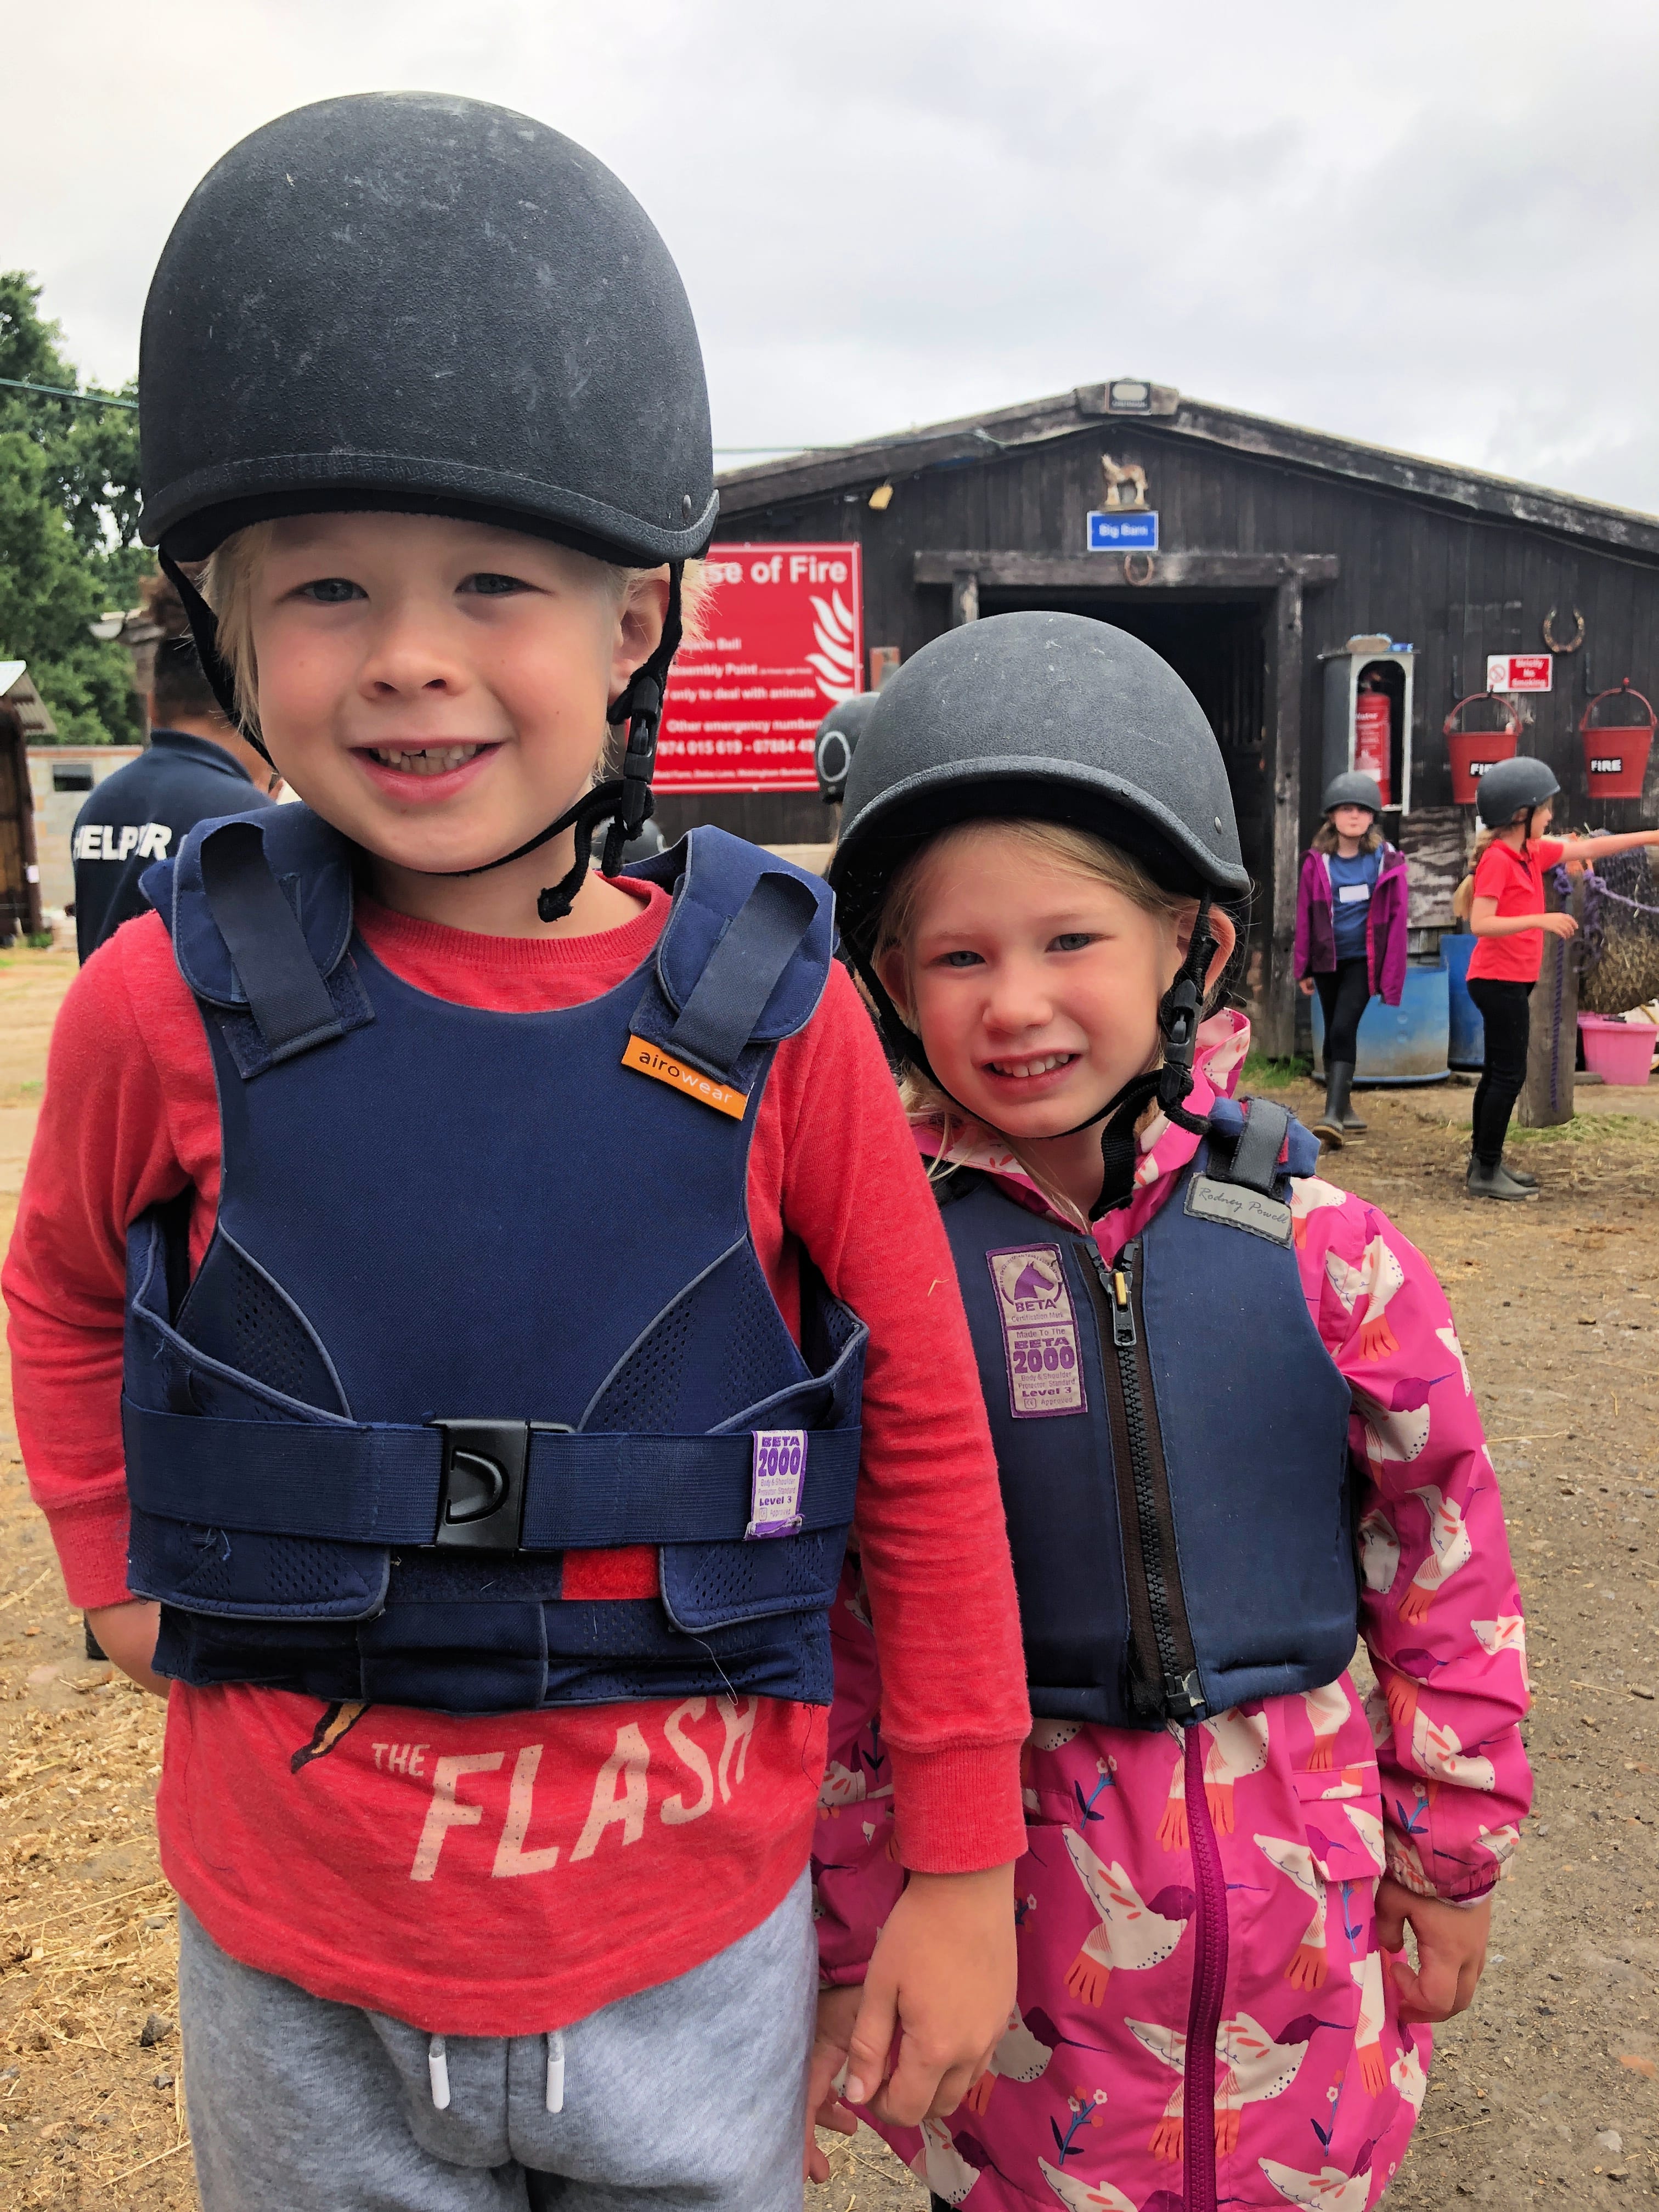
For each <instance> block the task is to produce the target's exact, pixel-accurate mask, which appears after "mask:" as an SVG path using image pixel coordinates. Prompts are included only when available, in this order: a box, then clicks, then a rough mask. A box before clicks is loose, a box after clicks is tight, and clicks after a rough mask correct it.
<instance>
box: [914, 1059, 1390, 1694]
mask: <svg viewBox="0 0 1659 2212" xmlns="http://www.w3.org/2000/svg"><path fill="white" fill-rule="evenodd" d="M1317 1157H1318V1145H1317V1142H1316V1139H1314V1138H1313V1137H1312V1136H1311V1134H1310V1133H1309V1132H1308V1131H1307V1130H1305V1129H1304V1128H1303V1127H1301V1125H1300V1124H1299V1123H1297V1122H1296V1121H1292V1120H1291V1118H1290V1116H1289V1115H1287V1114H1285V1111H1284V1109H1282V1108H1280V1107H1277V1106H1274V1105H1273V1104H1272V1103H1269V1102H1267V1101H1266V1100H1262V1099H1255V1100H1252V1101H1251V1102H1249V1104H1248V1105H1247V1106H1244V1107H1241V1106H1239V1105H1237V1104H1236V1103H1233V1102H1232V1101H1231V1100H1223V1101H1220V1102H1218V1103H1217V1104H1216V1105H1215V1106H1214V1108H1213V1109H1212V1111H1211V1113H1210V1115H1209V1117H1208V1126H1207V1130H1206V1136H1205V1139H1204V1140H1203V1142H1202V1143H1201V1144H1200V1146H1199V1149H1198V1152H1197V1154H1196V1156H1195V1157H1194V1160H1193V1162H1192V1164H1191V1166H1190V1167H1189V1168H1188V1170H1187V1171H1186V1173H1185V1174H1184V1175H1183V1176H1182V1177H1181V1178H1180V1180H1179V1182H1177V1184H1176V1188H1175V1189H1174V1190H1173V1191H1172V1192H1171V1193H1170V1195H1169V1197H1168V1198H1167V1199H1166V1200H1165V1201H1164V1205H1163V1206H1162V1207H1161V1208H1160V1210H1159V1211H1158V1213H1156V1214H1155V1215H1154V1216H1153V1217H1152V1220H1151V1221H1150V1222H1149V1223H1148V1224H1147V1225H1146V1227H1145V1228H1144V1229H1143V1230H1142V1231H1140V1233H1139V1236H1138V1237H1133V1238H1132V1239H1131V1241H1130V1242H1129V1243H1128V1244H1127V1245H1126V1246H1125V1248H1124V1249H1123V1250H1122V1251H1121V1253H1120V1254H1119V1255H1117V1257H1116V1259H1115V1260H1114V1261H1105V1260H1103V1257H1102V1255H1101V1253H1100V1250H1099V1248H1098V1246H1097V1244H1096V1243H1095V1241H1094V1239H1093V1238H1092V1237H1082V1236H1079V1235H1078V1234H1076V1233H1075V1232H1074V1231H1068V1230H1066V1229H1063V1228H1061V1227H1060V1225H1057V1224H1055V1223H1053V1222H1051V1221H1048V1220H1046V1219H1042V1218H1037V1217H1035V1216H1033V1215H1032V1214H1031V1213H1030V1212H1029V1211H1028V1210H1027V1209H1026V1208H1025V1207H1024V1206H1021V1205H1019V1204H1018V1202H1017V1201H1016V1200H1014V1199H1013V1198H1012V1197H1010V1196H1009V1195H1008V1194H1006V1191H1005V1190H1004V1189H1003V1188H1001V1187H1000V1186H999V1185H998V1184H996V1183H995V1182H993V1181H992V1180H991V1179H990V1178H988V1177H987V1176H981V1175H978V1174H975V1173H971V1172H970V1173H968V1174H966V1175H964V1174H963V1173H962V1172H960V1171H958V1172H957V1173H956V1174H953V1175H951V1176H949V1177H947V1178H946V1179H945V1181H944V1182H942V1183H941V1184H940V1186H939V1190H940V1197H941V1205H942V1206H943V1212H944V1219H945V1229H946V1231H947V1232H948V1234H949V1237H950V1240H951V1249H952V1251H953V1253H954V1255H955V1258H956V1262H957V1273H958V1275H959V1277H960V1279H961V1284H962V1291H963V1302H964V1304H965V1305H966V1307H967V1310H968V1319H969V1328H970V1329H971V1331H972V1334H973V1340H974V1346H975V1352H976V1354H977V1357H978V1361H979V1367H980V1376H981V1383H982V1385H983V1388H984V1391H985V1400H986V1406H987V1412H988V1413H989V1415H990V1421H991V1430H992V1435H993V1438H994V1443H995V1445H996V1450H997V1457H998V1462H999V1465H1000V1470H1001V1474H1002V1486H1003V1502H1004V1504H1005V1506H1006V1511H1007V1516H1008V1532H1009V1538H1010V1541H1011V1544H1012V1550H1013V1559H1014V1572H1015V1577H1016V1580H1017V1582H1018V1589H1019V1598H1020V1618H1021V1620H1022V1621H1023V1623H1024V1635H1025V1656H1026V1666H1027V1671H1028V1674H1029V1676H1030V1694H1031V1708H1032V1711H1034V1712H1036V1713H1039V1714H1042V1715H1048V1716H1053V1717H1060V1718H1069V1719H1077V1720H1091V1721H1099V1722H1104V1723H1108V1724H1109V1725H1111V1726H1114V1727H1120V1728H1158V1727H1162V1726H1164V1725H1165V1724H1166V1723H1169V1722H1171V1721H1174V1722H1176V1723H1189V1722H1192V1721H1194V1720H1197V1719H1200V1718H1201V1717H1203V1716H1204V1715H1206V1714H1214V1713H1216V1712H1218V1711H1223V1710H1224V1709H1225V1708H1226V1707H1227V1706H1230V1705H1238V1704H1240V1703H1242V1702H1243V1701H1244V1700H1246V1699H1255V1698H1266V1697H1276V1696H1281V1695H1284V1694H1285V1693H1287V1692H1291V1691H1297V1690H1306V1689H1313V1688H1316V1687H1317V1686H1320V1685H1322V1684H1323V1683H1326V1682H1329V1681H1332V1680H1334V1679H1335V1678H1336V1676H1337V1675H1339V1674H1340V1673H1341V1671H1342V1669H1343V1668H1345V1667H1346V1665H1347V1664H1348V1662H1349V1661H1350V1659H1351V1658H1352V1654H1353V1647H1354V1641H1355V1638H1356V1635H1357V1632H1358V1577H1357V1571H1356V1559H1355V1551H1354V1538H1353V1525H1352V1523H1353V1516H1352V1504H1351V1498H1350V1473H1349V1462H1348V1413H1349V1406H1350V1398H1349V1391H1348V1387H1347V1384H1346V1383H1345V1382H1344V1381H1343V1378H1342V1376H1341V1375H1340V1373H1339V1372H1338V1370H1337V1368H1336V1365H1335V1364H1334V1361H1333V1360H1332V1358H1331V1357H1330V1355H1329V1353H1328V1352H1327V1351H1326V1349H1325V1347H1324V1346H1323V1344H1322V1341H1321V1340H1320V1338H1319V1335H1318V1333H1317V1331H1316V1328H1315V1327H1314V1324H1313V1322H1312V1320H1311V1318H1310V1315H1309V1312H1308V1307H1307V1302H1306V1300H1305V1298H1304V1296H1303V1291H1302V1284H1301V1279H1300V1274H1299V1272H1298V1269H1297V1262H1296V1256H1295V1252H1294V1249H1293V1239H1292V1224H1291V1209H1290V1206H1289V1203H1288V1178H1289V1177H1290V1176H1292V1175H1309V1174H1311V1173H1312V1172H1313V1171H1314V1167H1315V1164H1316V1160H1317Z"/></svg>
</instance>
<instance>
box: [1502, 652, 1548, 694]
mask: <svg viewBox="0 0 1659 2212" xmlns="http://www.w3.org/2000/svg"><path fill="white" fill-rule="evenodd" d="M1554 666H1555V662H1554V660H1553V657H1552V656H1551V655H1550V654H1549V653H1488V654H1487V655H1486V689H1487V690H1488V691H1547V690H1549V688H1550V676H1551V672H1552V671H1553V668H1554Z"/></svg>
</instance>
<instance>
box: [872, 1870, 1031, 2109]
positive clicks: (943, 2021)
mask: <svg viewBox="0 0 1659 2212" xmlns="http://www.w3.org/2000/svg"><path fill="white" fill-rule="evenodd" d="M1013 1887H1014V1869H1013V1867H1012V1863H1011V1864H1009V1865H1007V1866H1004V1867H992V1868H989V1869H987V1871H986V1872H984V1873H982V1874H913V1875H911V1876H910V1880H909V1882H908V1885H907V1887H906V1888H905V1892H904V1894H903V1895H902V1897H901V1898H900V1899H899V1901H898V1903H897V1904H896V1905H895V1906H894V1907H893V1910H892V1911H891V1912H890V1914H889V1915H888V1918H887V1925H886V1926H885V1927H884V1929H882V1931H881V1939H880V1941H879V1942H878V1943H877V1945H876V1952H875V1956H874V1957H873V1958H872V1960H871V1961H870V1966H869V1969H868V1972H866V1976H865V1982H864V2002H863V2003H862V2004H861V2005H860V2008H859V2015H858V2019H857V2021H856V2023H855V2024H854V2029H853V2034H852V2041H851V2045H850V2049H849V2052H848V2075H847V2088H846V2096H847V2100H848V2103H849V2104H854V2105H868V2106H870V2108H871V2110H872V2112H876V2113H877V2114H878V2116H879V2117H880V2118H883V2119H884V2120H894V2121H896V2122H897V2123H898V2124H899V2125H900V2126H901V2127H911V2128H913V2127H915V2126H917V2125H918V2124H920V2123H921V2121H922V2120H923V2119H943V2118H944V2117H945V2114H946V2113H947V2112H955V2110H956V2108H957V2106H958V2105H959V2104H960V2103H961V2101H962V2100H963V2097H964V2096H965V2095H966V2094H967V2093H968V2091H969V2089H970V2088H971V2087H972V2086H973V2084H974V2083H975V2081H978V2079H979V2077H980V2075H981V2074H982V2073H983V2072H984V2071H985V2069H986V2067H987V2065H988V2064H989V2063H990V2058H991V2053H992V2051H993V2050H994V2048H995V2047H996V2044H997V2042H998V2039H1000V2036H1001V2035H1002V2033H1003V2031H1004V2029H1005V2028H1006V2027H1007V2025H1008V2014H1009V2011H1010V2008H1012V2004H1013V2002H1014V1984H1015V1979H1016V1975H1017V1965H1016V1960H1015V1956H1014V1897H1013ZM895 2035H897V2037H898V2038H899V2044H898V2061H897V2063H896V2066H895V2067H894V2069H893V2074H892V2078H891V2080H890V2081H886V2082H884V2081H883V2076H884V2074H885V2073H886V2070H887V2056H888V2053H889V2051H890V2050H891V2049H892V2047H893V2039H894V2037H895Z"/></svg>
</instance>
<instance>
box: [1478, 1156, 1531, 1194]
mask: <svg viewBox="0 0 1659 2212" xmlns="http://www.w3.org/2000/svg"><path fill="white" fill-rule="evenodd" d="M1464 1188H1465V1189H1466V1190H1467V1191H1468V1194H1469V1196H1470V1197H1471V1198H1503V1199H1511V1200H1512V1199H1528V1198H1536V1197H1537V1195H1538V1192H1537V1188H1536V1187H1535V1186H1534V1188H1532V1189H1531V1190H1528V1188H1527V1186H1526V1185H1525V1183H1523V1182H1516V1179H1515V1177H1514V1176H1512V1175H1511V1174H1510V1172H1509V1170H1508V1169H1507V1168H1506V1167H1504V1164H1503V1162H1502V1161H1501V1160H1500V1161H1499V1162H1498V1165H1497V1166H1496V1167H1488V1166H1487V1165H1486V1163H1485V1161H1484V1160H1477V1159H1476V1158H1474V1155H1473V1154H1471V1155H1470V1158H1469V1172H1468V1177H1467V1178H1466V1180H1465V1183H1464Z"/></svg>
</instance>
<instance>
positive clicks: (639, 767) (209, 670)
mask: <svg viewBox="0 0 1659 2212" xmlns="http://www.w3.org/2000/svg"><path fill="white" fill-rule="evenodd" d="M156 557H157V558H158V559H159V561H160V562H161V567H162V569H163V571H164V572H165V574H167V577H168V579H169V580H170V581H171V582H172V584H173V588H174V589H175V590H176V591H177V592H178V594H179V599H180V601H181V602H182V604H183V606H184V610H185V619H186V621H187V622H188V623H189V624H190V634H191V637H192V638H194V640H195V641H196V651H197V656H198V657H199V659H200V660H201V663H202V673H203V674H204V676H205V677H206V678H207V680H208V684H209V685H210V689H211V690H212V692H213V696H214V697H215V698H216V700H217V701H218V702H219V704H220V706H221V707H222V708H223V709H224V711H225V714H226V716H227V718H228V720H229V722H230V725H231V726H232V728H233V729H235V730H238V731H240V733H241V734H242V736H243V737H245V738H246V739H247V741H248V743H249V744H251V745H252V747H253V750H255V752H257V753H258V756H259V757H260V758H261V760H263V761H265V762H266V763H269V765H270V767H272V768H275V767H276V762H275V761H273V760H272V759H271V757H270V754H269V753H268V752H267V751H266V750H265V746H264V739H263V738H261V737H260V735H259V733H258V731H257V730H255V729H252V728H251V727H250V726H248V724H247V723H246V722H245V721H244V720H243V719H242V714H241V709H240V707H239V706H238V705H237V702H236V686H235V684H234V682H233V681H232V679H231V673H230V671H229V669H228V667H227V666H226V665H225V663H224V661H223V659H222V658H221V655H220V652H219V625H218V622H217V620H216V617H215V615H214V612H213V610H212V608H211V607H210V605H208V603H207V601H206V600H205V599H204V598H203V597H202V594H201V593H200V592H198V591H197V588H196V586H195V585H194V584H193V583H192V582H191V580H190V578H189V577H188V576H186V575H185V573H184V571H183V569H182V568H179V564H178V562H176V561H174V560H173V558H172V557H171V556H170V555H168V554H167V553H165V552H163V551H161V549H160V548H159V547H158V549H157V555H156ZM684 569H685V564H684V562H682V561H671V562H670V563H669V564H668V607H667V611H666V612H665V615H664V617H663V625H662V635H661V637H660V638H659V640H658V641H657V646H656V650H655V651H654V652H653V653H652V655H651V657H650V659H648V660H645V661H642V662H641V664H640V665H639V667H637V668H636V669H635V671H634V673H633V675H632V676H631V677H630V678H629V680H628V684H627V685H626V687H625V688H624V690H623V693H622V696H620V697H619V698H618V699H617V701H616V702H615V704H614V705H613V706H612V707H611V708H610V710H609V712H608V713H607V714H606V716H605V720H606V721H607V723H609V724H610V725H611V727H613V728H614V727H615V726H617V724H618V723H620V722H626V723H627V725H628V743H627V745H626V746H625V747H624V749H623V760H622V774H621V775H617V776H611V777H608V778H607V779H606V781H605V782H603V783H600V784H596V785H595V786H594V787H593V788H592V790H591V791H586V792H584V793H582V796H581V797H580V799H578V800H577V801H576V803H575V805H574V806H569V807H567V808H566V809H565V811H564V812H563V813H562V815H560V817H559V818H558V820H557V821H556V822H550V823H549V824H548V826H547V828H546V829H544V830H542V831H540V832H539V833H538V835H537V836H534V837H530V838H526V841H525V842H524V843H523V844H522V845H516V846H514V848H513V850H512V851H511V852H510V853H503V854H501V858H500V859H499V860H485V861H483V863H482V865H481V866H478V867H476V868H433V869H417V870H415V871H413V872H414V873H416V874H429V875H445V876H453V877H458V878H459V877H463V876H487V875H488V874H489V872H490V871H491V870H492V869H495V868H505V867H507V866H508V865H509V864H510V863H511V862H512V861H513V860H523V858H524V857H525V854H526V853H534V852H536V851H538V849H539V848H541V847H542V846H544V845H545V844H547V843H548V842H550V840H551V839H552V838H555V837H557V836H562V834H563V832H564V831H565V830H567V829H574V830H575V833H576V840H575V843H576V851H575V858H574V861H573V862H572V864H571V866H570V867H569V868H568V870H567V871H566V872H565V873H564V874H563V875H562V876H561V877H560V878H559V880H558V882H557V883H556V884H550V885H549V886H548V888H547V889H546V890H544V891H542V892H541V893H540V894H539V895H538V898H537V900H536V912H537V914H538V915H539V916H540V918H541V920H542V921H562V920H563V919H564V917H565V915H568V913H569V911H570V909H571V908H572V907H573V906H574V904H575V901H576V894H577V892H578V891H580V889H581V887H582V885H583V884H584V883H585V882H586V879H587V871H588V869H589V867H590V866H591V865H592V857H593V833H594V831H595V830H596V829H598V827H599V824H600V823H602V822H605V821H608V822H609V823H610V824H611V827H610V829H609V831H608V832H607V833H606V836H605V853H604V856H603V858H602V860H601V861H600V864H599V865H600V867H601V869H602V871H603V872H604V873H605V874H606V875H607V876H611V875H615V873H616V872H617V869H618V868H619V867H620V866H622V856H623V848H624V847H625V846H626V845H627V844H628V843H629V840H630V839H632V838H635V837H637V836H639V834H640V832H641V829H644V827H645V825H646V823H647V822H648V821H649V820H650V819H651V815H652V811H653V806H654V804H655V801H654V799H653V794H652V789H651V778H652V775H653V772H654V770H655V769H656V765H657V730H658V726H659V723H660V722H661V720H662V702H663V692H664V690H665V686H666V684H667V682H668V670H669V665H670V663H671V661H672V659H673V658H674V655H675V654H676V653H678V650H679V645H680V637H681V634H682V624H681V620H680V583H681V579H682V577H683V575H684Z"/></svg>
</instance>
